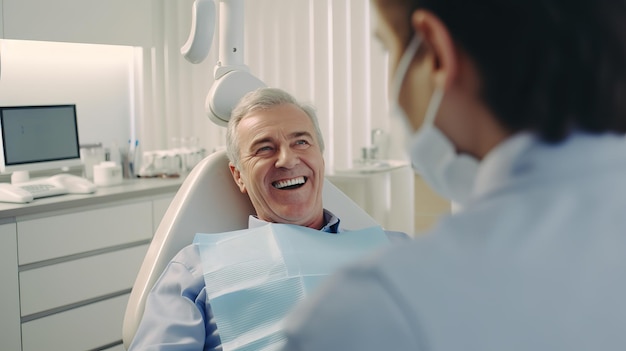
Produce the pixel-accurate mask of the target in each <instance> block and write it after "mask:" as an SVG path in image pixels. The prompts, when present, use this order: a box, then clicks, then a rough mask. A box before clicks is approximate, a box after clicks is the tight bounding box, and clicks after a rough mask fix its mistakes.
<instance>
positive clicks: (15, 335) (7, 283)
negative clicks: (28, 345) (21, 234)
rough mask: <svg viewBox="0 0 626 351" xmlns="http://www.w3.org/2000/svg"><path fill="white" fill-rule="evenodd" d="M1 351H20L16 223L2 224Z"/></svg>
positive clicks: (0, 225)
mask: <svg viewBox="0 0 626 351" xmlns="http://www.w3.org/2000/svg"><path fill="white" fill-rule="evenodd" d="M0 282H2V283H1V284H0V296H1V297H2V298H1V299H0V311H2V313H1V314H0V316H1V317H0V349H2V350H19V349H20V342H21V335H20V306H19V303H17V302H18V301H19V290H18V284H17V282H18V280H17V232H16V229H15V223H6V224H0Z"/></svg>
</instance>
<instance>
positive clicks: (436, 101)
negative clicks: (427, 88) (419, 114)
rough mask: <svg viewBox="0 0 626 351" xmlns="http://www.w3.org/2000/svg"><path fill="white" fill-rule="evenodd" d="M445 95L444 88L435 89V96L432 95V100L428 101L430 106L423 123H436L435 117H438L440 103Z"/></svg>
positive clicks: (427, 124)
mask: <svg viewBox="0 0 626 351" xmlns="http://www.w3.org/2000/svg"><path fill="white" fill-rule="evenodd" d="M443 95H444V92H443V88H442V87H436V88H435V91H433V96H431V97H430V101H429V102H428V107H427V108H426V114H425V115H424V122H423V123H422V125H424V126H430V125H433V124H434V123H435V117H437V111H439V105H441V100H443Z"/></svg>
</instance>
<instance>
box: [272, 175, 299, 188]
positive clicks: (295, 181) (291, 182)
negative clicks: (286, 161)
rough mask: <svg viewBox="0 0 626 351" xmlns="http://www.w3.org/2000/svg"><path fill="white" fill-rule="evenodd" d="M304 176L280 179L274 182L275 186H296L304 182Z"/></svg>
mask: <svg viewBox="0 0 626 351" xmlns="http://www.w3.org/2000/svg"><path fill="white" fill-rule="evenodd" d="M304 181H305V180H304V177H297V178H293V179H287V180H280V181H277V182H274V184H273V185H274V188H276V189H282V188H286V187H290V186H294V185H301V184H304Z"/></svg>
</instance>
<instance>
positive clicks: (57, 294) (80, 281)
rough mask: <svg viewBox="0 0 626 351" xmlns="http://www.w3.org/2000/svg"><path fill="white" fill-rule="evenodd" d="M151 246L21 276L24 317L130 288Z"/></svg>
mask: <svg viewBox="0 0 626 351" xmlns="http://www.w3.org/2000/svg"><path fill="white" fill-rule="evenodd" d="M147 250H148V245H142V246H136V247H131V248H128V249H124V250H120V251H115V252H110V253H106V254H101V255H97V256H91V257H86V258H81V259H78V260H73V261H68V262H63V263H59V264H54V265H50V266H46V267H41V268H37V269H32V270H28V271H25V272H21V273H20V296H21V299H20V304H21V307H22V309H21V311H22V316H27V315H30V314H33V313H37V312H42V311H46V310H50V309H53V308H56V307H61V306H66V305H70V304H72V303H77V302H81V301H85V300H89V299H93V298H97V297H101V296H106V295H108V294H113V293H116V292H120V291H124V290H126V289H130V288H131V287H132V286H133V283H134V282H135V278H136V277H137V272H138V271H139V266H140V265H141V262H142V261H143V258H144V256H145V255H146V251H147Z"/></svg>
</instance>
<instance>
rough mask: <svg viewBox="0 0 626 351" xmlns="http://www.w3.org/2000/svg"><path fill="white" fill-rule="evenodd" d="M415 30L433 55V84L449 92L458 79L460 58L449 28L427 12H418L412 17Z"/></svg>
mask: <svg viewBox="0 0 626 351" xmlns="http://www.w3.org/2000/svg"><path fill="white" fill-rule="evenodd" d="M411 22H412V25H413V29H414V30H415V31H416V32H417V33H420V35H422V39H423V40H424V43H425V45H424V46H425V47H427V48H428V49H429V50H430V51H431V53H430V54H432V55H433V59H434V64H433V79H434V81H433V83H434V84H435V86H439V87H442V88H443V89H444V90H447V89H448V88H449V87H450V85H452V84H453V82H454V80H455V79H456V78H457V74H458V71H459V57H458V56H457V54H458V52H457V48H456V46H455V43H454V41H453V40H452V36H451V35H450V32H449V31H448V27H446V25H445V24H444V23H443V22H442V21H441V19H439V17H437V15H435V14H434V13H432V12H430V11H427V10H417V11H415V12H414V13H413V16H412V17H411Z"/></svg>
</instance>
